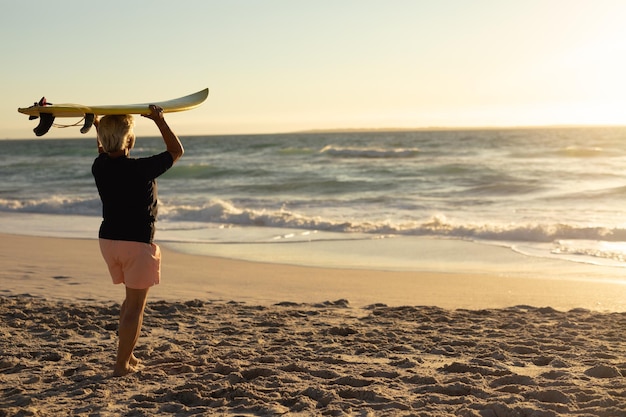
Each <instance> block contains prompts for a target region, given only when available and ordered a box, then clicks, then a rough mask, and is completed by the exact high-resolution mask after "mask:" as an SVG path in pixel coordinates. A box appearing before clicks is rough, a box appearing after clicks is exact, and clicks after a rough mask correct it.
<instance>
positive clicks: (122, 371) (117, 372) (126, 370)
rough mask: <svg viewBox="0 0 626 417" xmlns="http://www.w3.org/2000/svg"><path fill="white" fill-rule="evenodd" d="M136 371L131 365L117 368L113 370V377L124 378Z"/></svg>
mask: <svg viewBox="0 0 626 417" xmlns="http://www.w3.org/2000/svg"><path fill="white" fill-rule="evenodd" d="M133 371H134V369H133V368H132V366H130V365H123V366H117V365H115V368H114V369H113V376H124V375H128V374H130V373H131V372H133Z"/></svg>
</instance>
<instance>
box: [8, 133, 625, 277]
mask: <svg viewBox="0 0 626 417" xmlns="http://www.w3.org/2000/svg"><path fill="white" fill-rule="evenodd" d="M181 141H182V142H183V145H184V147H185V155H184V157H183V158H182V159H181V160H180V161H179V162H178V163H177V164H176V165H175V166H174V167H173V168H172V169H171V170H170V171H169V172H167V173H166V174H164V175H163V176H162V177H160V178H159V179H158V185H159V198H160V209H159V221H158V223H157V235H156V239H157V241H158V242H160V243H162V244H165V245H170V246H171V247H173V248H175V249H177V250H181V251H185V252H190V253H199V254H207V255H218V256H228V257H237V258H242V259H254V260H270V261H274V260H276V261H284V262H293V263H298V264H312V265H316V261H315V259H316V258H317V259H318V262H317V264H324V262H326V261H328V259H330V258H331V256H330V255H331V254H327V255H328V257H327V259H326V260H319V250H318V251H317V252H316V251H315V250H311V249H312V248H314V246H313V245H314V244H318V246H317V247H318V248H321V247H322V245H324V246H323V247H324V248H326V249H325V250H326V251H330V252H334V251H340V252H342V253H341V257H339V258H337V259H335V261H334V262H335V264H334V266H342V261H341V259H344V260H345V262H346V264H345V265H344V266H350V267H355V266H356V267H358V266H359V265H360V263H363V265H366V264H367V265H368V266H372V265H370V263H372V262H373V263H374V265H373V266H374V267H380V268H383V269H385V268H394V267H395V268H398V269H411V268H417V269H419V264H420V262H422V263H423V261H424V258H423V257H420V256H419V254H416V253H415V251H413V250H412V249H411V245H412V242H416V241H417V239H418V238H419V239H420V242H422V243H423V242H424V238H426V239H427V240H426V241H427V242H435V243H434V244H435V245H436V244H437V242H441V241H450V240H454V241H459V242H472V243H479V244H481V245H483V244H484V245H490V246H498V247H502V248H506V249H507V250H509V251H511V252H514V253H517V254H523V255H524V256H527V257H531V258H549V259H562V260H567V261H573V262H579V263H587V264H590V265H591V264H597V265H604V266H607V265H608V266H618V267H623V266H626V170H625V169H624V168H625V167H626V127H624V128H621V127H620V128H617V127H616V128H608V127H607V128H541V129H540V128H536V129H485V130H432V131H426V130H420V131H392V132H385V131H375V132H361V131H352V132H347V133H336V132H332V133H325V132H312V133H294V134H271V135H270V134H267V135H239V136H193V137H181ZM163 149H164V146H163V143H162V141H161V139H159V138H141V137H140V138H138V139H137V144H136V149H134V150H133V152H132V156H135V157H140V156H147V155H150V154H153V153H156V152H160V151H162V150H163ZM95 154H96V148H95V139H94V138H93V137H92V136H89V137H87V138H84V139H66V140H59V139H31V140H2V141H0V177H1V178H2V179H3V181H2V182H1V183H0V232H4V233H19V234H29V235H35V236H57V237H81V238H96V237H97V229H98V226H99V222H100V215H101V206H100V201H99V198H98V194H97V191H96V188H95V185H94V181H93V178H92V176H91V164H92V161H93V159H94V158H95V156H96V155H95ZM383 241H384V242H385V243H384V244H382V245H387V246H380V245H381V243H380V242H383ZM346 242H347V243H346ZM278 245H283V246H278ZM377 245H378V246H377ZM381 247H383V248H387V249H382V252H385V251H387V255H389V256H385V253H381V252H380V250H379V249H377V248H381ZM329 248H331V249H329ZM351 248H352V249H354V248H357V249H355V250H357V252H358V251H361V252H360V253H351V252H350V251H351ZM420 248H422V249H423V245H422V246H420ZM420 250H421V249H420ZM335 255H338V254H337V253H335ZM383 258H386V260H385V259H383ZM349 259H350V261H348V260H349Z"/></svg>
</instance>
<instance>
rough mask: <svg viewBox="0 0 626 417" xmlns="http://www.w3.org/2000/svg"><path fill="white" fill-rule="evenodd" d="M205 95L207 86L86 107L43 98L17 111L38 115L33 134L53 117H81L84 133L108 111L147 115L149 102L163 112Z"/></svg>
mask: <svg viewBox="0 0 626 417" xmlns="http://www.w3.org/2000/svg"><path fill="white" fill-rule="evenodd" d="M208 96H209V89H208V88H205V89H204V90H200V91H198V92H196V93H193V94H189V95H187V96H184V97H179V98H175V99H172V100H165V101H152V102H147V103H139V104H123V105H115V104H114V105H98V106H86V105H82V104H70V103H66V104H52V103H49V102H48V101H47V100H46V98H45V97H42V98H41V100H39V102H36V103H34V104H33V105H32V106H30V107H20V108H18V109H17V111H18V112H20V113H23V114H26V115H28V116H30V117H29V119H31V120H32V119H36V118H39V119H40V122H39V125H38V126H37V127H36V128H35V129H33V130H34V132H35V134H36V135H37V136H42V135H45V134H46V133H47V132H48V130H50V127H51V126H52V123H54V119H55V118H57V117H84V118H85V123H84V125H83V127H82V128H81V130H80V131H81V133H87V132H88V131H89V129H90V128H91V125H92V124H93V120H94V118H95V116H107V115H112V114H150V105H151V104H154V105H157V106H159V107H161V108H162V109H163V112H165V113H171V112H179V111H186V110H191V109H194V108H196V107H198V106H199V105H201V104H202V103H203V102H204V101H205V100H206V99H207V97H208Z"/></svg>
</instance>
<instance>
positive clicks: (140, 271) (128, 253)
mask: <svg viewBox="0 0 626 417" xmlns="http://www.w3.org/2000/svg"><path fill="white" fill-rule="evenodd" d="M100 251H101V252H102V256H103V257H104V261H105V262H106V264H107V266H108V267H109V272H110V273H111V278H112V279H113V284H125V285H126V286H127V287H128V288H133V289H136V290H143V289H146V288H150V287H152V286H153V285H157V284H158V283H159V282H160V281H161V249H160V248H159V246H158V245H156V244H154V243H143V242H128V241H124V240H109V239H100Z"/></svg>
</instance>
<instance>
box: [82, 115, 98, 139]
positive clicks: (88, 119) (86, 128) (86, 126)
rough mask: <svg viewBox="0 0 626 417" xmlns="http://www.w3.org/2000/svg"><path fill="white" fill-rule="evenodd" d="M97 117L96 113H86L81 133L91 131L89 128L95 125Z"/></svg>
mask: <svg viewBox="0 0 626 417" xmlns="http://www.w3.org/2000/svg"><path fill="white" fill-rule="evenodd" d="M95 118H96V115H95V114H93V113H87V114H85V124H83V127H81V128H80V133H82V134H85V133H87V132H89V129H91V126H93V121H94V119H95Z"/></svg>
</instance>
